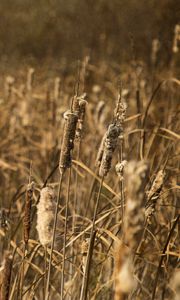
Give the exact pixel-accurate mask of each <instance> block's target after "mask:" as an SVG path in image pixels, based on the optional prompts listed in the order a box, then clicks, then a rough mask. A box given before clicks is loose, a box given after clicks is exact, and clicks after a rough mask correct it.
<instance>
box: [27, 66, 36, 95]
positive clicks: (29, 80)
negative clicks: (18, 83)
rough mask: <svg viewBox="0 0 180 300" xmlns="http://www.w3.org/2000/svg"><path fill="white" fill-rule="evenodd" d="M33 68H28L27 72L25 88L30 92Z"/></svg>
mask: <svg viewBox="0 0 180 300" xmlns="http://www.w3.org/2000/svg"><path fill="white" fill-rule="evenodd" d="M34 72H35V71H34V69H33V68H30V69H29V70H28V73H27V82H26V89H27V91H28V92H29V93H30V92H31V91H32V86H33V81H34Z"/></svg>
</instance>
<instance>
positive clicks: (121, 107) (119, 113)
mask: <svg viewBox="0 0 180 300" xmlns="http://www.w3.org/2000/svg"><path fill="white" fill-rule="evenodd" d="M126 111H127V103H126V101H125V99H121V95H119V96H118V101H117V105H116V108H115V110H114V118H115V121H116V123H118V124H119V126H121V127H122V126H123V124H124V120H125V117H126Z"/></svg>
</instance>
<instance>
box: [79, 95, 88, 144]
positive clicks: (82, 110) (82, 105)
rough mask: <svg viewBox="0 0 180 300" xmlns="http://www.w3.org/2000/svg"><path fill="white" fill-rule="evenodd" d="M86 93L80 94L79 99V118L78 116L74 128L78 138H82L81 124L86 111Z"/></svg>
mask: <svg viewBox="0 0 180 300" xmlns="http://www.w3.org/2000/svg"><path fill="white" fill-rule="evenodd" d="M85 97H86V94H84V95H82V96H81V98H80V100H79V118H78V126H77V130H76V137H77V138H78V139H81V138H82V131H83V124H84V118H85V113H86V105H87V101H86V100H85Z"/></svg>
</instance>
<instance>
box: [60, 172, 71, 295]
mask: <svg viewBox="0 0 180 300" xmlns="http://www.w3.org/2000/svg"><path fill="white" fill-rule="evenodd" d="M70 186H71V168H70V169H69V176H68V187H67V197H66V204H65V225H64V243H63V261H62V276H61V300H63V297H64V295H63V292H64V271H65V259H66V240H67V221H68V204H69V196H70Z"/></svg>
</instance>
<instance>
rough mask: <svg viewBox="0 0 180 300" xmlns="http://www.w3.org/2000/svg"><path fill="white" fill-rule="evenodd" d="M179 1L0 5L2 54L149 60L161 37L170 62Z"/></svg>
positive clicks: (38, 0)
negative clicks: (154, 42)
mask: <svg viewBox="0 0 180 300" xmlns="http://www.w3.org/2000/svg"><path fill="white" fill-rule="evenodd" d="M178 3H180V2H179V1H177V0H158V1H157V0H111V1H107V0H1V1H0V15H1V18H0V55H1V58H3V57H9V56H11V57H27V56H33V57H36V58H38V59H40V58H43V59H44V58H45V57H48V56H50V57H54V58H58V57H62V56H65V57H67V58H69V59H72V60H74V59H77V58H81V57H82V56H84V55H86V54H91V55H92V56H94V57H96V58H97V59H98V58H99V57H101V58H114V57H116V58H117V59H118V60H127V59H129V58H131V56H132V55H135V56H137V57H138V58H142V59H144V58H147V57H149V52H150V51H151V50H150V49H151V43H152V39H154V38H159V40H160V42H161V51H162V55H163V59H164V61H168V60H169V56H170V55H171V49H172V40H173V32H174V26H175V24H177V23H178V21H179V16H180V4H178Z"/></svg>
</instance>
